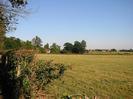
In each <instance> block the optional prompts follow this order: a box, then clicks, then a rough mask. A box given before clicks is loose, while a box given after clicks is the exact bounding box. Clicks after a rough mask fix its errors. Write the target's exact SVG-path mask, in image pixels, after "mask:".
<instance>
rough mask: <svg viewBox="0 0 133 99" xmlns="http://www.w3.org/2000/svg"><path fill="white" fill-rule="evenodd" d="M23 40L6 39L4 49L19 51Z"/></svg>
mask: <svg viewBox="0 0 133 99" xmlns="http://www.w3.org/2000/svg"><path fill="white" fill-rule="evenodd" d="M21 46H22V45H21V40H20V39H19V38H15V37H10V38H6V39H5V42H4V49H6V50H9V49H19V48H21Z"/></svg>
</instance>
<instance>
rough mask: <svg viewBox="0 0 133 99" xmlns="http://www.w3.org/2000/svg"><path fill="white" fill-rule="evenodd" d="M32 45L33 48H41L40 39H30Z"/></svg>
mask: <svg viewBox="0 0 133 99" xmlns="http://www.w3.org/2000/svg"><path fill="white" fill-rule="evenodd" d="M32 45H33V46H35V47H41V46H42V40H41V38H40V37H38V36H36V37H34V38H33V39H32Z"/></svg>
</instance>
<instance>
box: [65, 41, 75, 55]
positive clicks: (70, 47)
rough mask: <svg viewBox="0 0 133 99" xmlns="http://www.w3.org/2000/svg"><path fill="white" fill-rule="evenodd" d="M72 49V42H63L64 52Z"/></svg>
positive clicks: (70, 51)
mask: <svg viewBox="0 0 133 99" xmlns="http://www.w3.org/2000/svg"><path fill="white" fill-rule="evenodd" d="M72 50H73V44H71V43H69V42H67V43H65V44H64V49H63V52H64V53H72Z"/></svg>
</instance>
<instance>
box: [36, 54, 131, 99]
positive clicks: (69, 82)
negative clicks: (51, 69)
mask: <svg viewBox="0 0 133 99" xmlns="http://www.w3.org/2000/svg"><path fill="white" fill-rule="evenodd" d="M37 57H39V59H43V60H54V62H57V63H65V64H69V65H71V69H68V70H67V71H66V72H65V74H64V76H63V77H62V78H61V79H59V80H55V81H53V82H52V83H51V84H49V85H48V86H47V87H46V91H47V93H49V94H52V95H54V96H55V97H56V98H57V99H59V97H61V96H62V95H64V94H68V95H73V94H85V95H87V96H89V97H92V96H99V97H102V98H101V99H103V98H107V97H110V99H133V55H129V56H128V55H45V54H40V55H38V56H37Z"/></svg>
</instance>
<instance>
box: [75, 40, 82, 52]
mask: <svg viewBox="0 0 133 99" xmlns="http://www.w3.org/2000/svg"><path fill="white" fill-rule="evenodd" d="M82 49H83V48H82V45H81V43H80V42H79V41H75V42H74V46H73V53H77V54H81V53H82Z"/></svg>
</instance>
